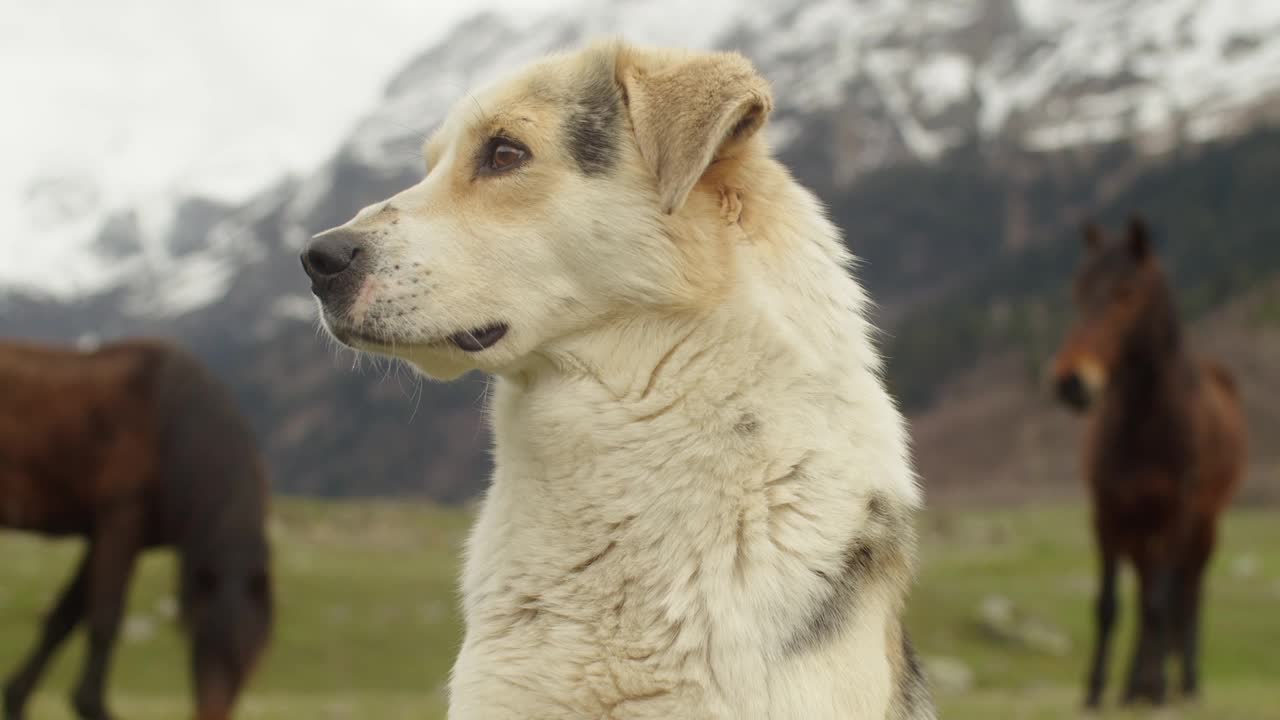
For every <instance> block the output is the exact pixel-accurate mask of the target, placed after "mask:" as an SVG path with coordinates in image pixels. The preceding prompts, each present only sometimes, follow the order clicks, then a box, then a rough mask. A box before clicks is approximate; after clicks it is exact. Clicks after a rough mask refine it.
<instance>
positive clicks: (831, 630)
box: [785, 538, 876, 655]
mask: <svg viewBox="0 0 1280 720" xmlns="http://www.w3.org/2000/svg"><path fill="white" fill-rule="evenodd" d="M875 555H876V554H875V550H874V549H872V548H871V547H869V546H867V545H864V544H863V542H862V540H861V539H859V538H855V539H854V541H853V542H851V543H849V547H847V548H846V549H845V551H844V559H843V562H842V563H841V566H840V571H839V572H838V573H836V574H835V575H834V576H832V575H830V574H828V573H826V572H824V571H822V570H814V571H813V572H814V574H816V575H817V576H818V577H819V578H821V579H822V580H823V581H824V582H825V583H826V585H827V589H826V592H825V593H824V597H823V599H822V601H821V602H820V603H819V604H818V607H817V609H816V610H814V612H813V614H812V615H811V616H810V617H809V620H808V621H807V622H805V624H804V625H803V626H802V627H800V629H799V630H798V631H797V632H796V633H795V634H794V635H792V636H791V638H790V639H789V640H787V642H786V646H785V650H786V651H787V653H788V654H792V655H798V654H801V653H804V652H807V651H809V650H813V649H815V648H818V647H822V646H823V645H825V644H826V643H828V642H830V640H831V639H832V638H833V637H835V636H836V635H837V634H839V632H840V631H841V630H842V629H843V628H844V627H845V625H846V624H847V622H848V619H849V616H850V613H851V612H852V611H853V609H854V604H855V603H856V602H857V596H858V590H859V589H860V588H861V587H862V583H863V579H864V578H865V577H866V576H867V575H869V574H870V573H871V572H873V571H874V567H875V559H876V557H875Z"/></svg>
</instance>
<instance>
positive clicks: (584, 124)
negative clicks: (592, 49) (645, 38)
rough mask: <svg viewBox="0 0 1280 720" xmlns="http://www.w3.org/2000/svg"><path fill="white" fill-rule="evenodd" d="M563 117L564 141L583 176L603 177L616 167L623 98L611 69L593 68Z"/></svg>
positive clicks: (603, 67) (605, 67)
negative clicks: (566, 114)
mask: <svg viewBox="0 0 1280 720" xmlns="http://www.w3.org/2000/svg"><path fill="white" fill-rule="evenodd" d="M576 94H577V97H576V98H574V99H573V101H572V105H571V106H570V109H569V112H568V116H567V117H566V118H565V125H564V127H565V138H564V142H565V145H566V146H567V149H568V150H569V154H570V156H572V157H573V160H574V162H576V163H577V164H578V169H580V170H581V171H582V174H584V175H602V174H605V173H607V172H609V171H610V170H612V169H613V168H614V166H616V165H617V164H618V146H619V143H620V142H621V130H620V122H619V120H620V118H621V115H622V96H621V94H620V93H619V92H618V86H617V83H616V82H615V81H614V78H613V71H612V68H609V67H608V66H606V65H604V64H602V65H601V66H600V67H598V68H594V69H592V71H591V72H590V74H589V75H588V76H587V77H586V79H585V81H584V82H583V83H582V86H581V87H580V88H577V89H576Z"/></svg>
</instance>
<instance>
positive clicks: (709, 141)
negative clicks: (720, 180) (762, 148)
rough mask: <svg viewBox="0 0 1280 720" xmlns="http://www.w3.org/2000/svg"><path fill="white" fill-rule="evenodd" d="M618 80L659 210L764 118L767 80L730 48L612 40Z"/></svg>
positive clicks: (670, 209) (672, 206)
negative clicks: (671, 47) (689, 49)
mask: <svg viewBox="0 0 1280 720" xmlns="http://www.w3.org/2000/svg"><path fill="white" fill-rule="evenodd" d="M617 74H618V82H619V84H620V85H621V86H622V89H623V98H624V101H625V102H626V104H627V112H628V113H629V114H630V117H631V127H632V128H633V129H634V131H635V134H636V143H637V146H638V147H639V150H640V155H641V157H643V158H644V160H645V162H646V163H647V164H648V165H649V167H650V168H651V169H652V170H653V174H654V176H655V177H656V178H657V181H658V197H659V201H660V203H661V205H662V210H663V212H665V213H667V214H671V213H674V212H675V211H676V210H679V209H680V208H681V207H682V206H683V205H684V202H685V199H686V198H688V196H689V193H690V192H691V191H692V190H693V187H694V186H695V185H697V183H698V180H699V179H701V178H702V175H703V173H705V172H706V170H707V167H708V166H710V165H711V163H713V162H715V161H716V160H720V159H723V158H726V157H731V156H732V155H733V154H734V153H735V152H736V151H738V150H740V149H741V148H742V147H743V146H744V145H745V143H746V142H747V141H748V140H749V139H750V138H751V137H752V136H753V135H755V134H756V132H757V131H758V130H759V129H760V128H761V127H762V126H763V125H764V121H765V118H766V117H767V116H768V115H769V111H770V109H771V108H772V106H773V99H772V97H771V95H770V92H769V86H768V83H767V82H765V80H764V78H762V77H760V75H759V74H758V73H757V72H756V70H755V68H754V67H752V65H751V63H750V62H749V61H748V60H747V59H746V58H744V57H743V56H741V55H739V54H737V53H725V52H718V53H679V52H674V51H658V50H647V49H642V48H634V47H623V48H620V51H619V58H618V64H617Z"/></svg>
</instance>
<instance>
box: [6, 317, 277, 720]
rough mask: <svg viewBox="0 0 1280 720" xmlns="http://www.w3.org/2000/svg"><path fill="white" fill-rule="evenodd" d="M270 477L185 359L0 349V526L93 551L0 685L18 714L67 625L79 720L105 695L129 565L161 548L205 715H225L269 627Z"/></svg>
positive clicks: (245, 432)
mask: <svg viewBox="0 0 1280 720" xmlns="http://www.w3.org/2000/svg"><path fill="white" fill-rule="evenodd" d="M266 500H267V486H266V480H265V475H264V473H263V470H262V465H261V462H260V460H259V455H258V451H257V448H256V446H255V443H254V440H253V436H252V434H251V433H250V431H249V429H248V427H247V426H246V425H245V423H244V421H243V420H242V419H241V417H240V415H239V413H238V412H237V410H236V408H235V407H234V405H233V404H232V401H231V399H230V397H229V395H228V393H227V392H226V391H225V390H224V389H223V388H222V387H221V386H220V385H219V384H218V383H217V382H216V381H215V380H214V379H213V378H212V377H211V376H210V374H209V373H208V372H207V371H206V370H205V369H204V368H203V367H202V366H201V365H200V364H199V363H197V362H196V361H195V360H194V359H192V358H191V357H190V356H188V355H186V354H185V353H182V352H180V351H178V350H176V349H174V348H171V347H169V346H166V345H162V344H159V343H151V342H128V343H120V344H114V345H108V346H104V347H103V348H102V349H100V350H98V351H96V352H88V353H81V352H75V351H69V350H61V349H52V348H45V347H39V346H34V345H20V344H10V343H0V526H7V527H11V528H16V529H18V530H29V531H34V532H40V533H45V534H49V535H83V536H85V537H86V538H87V539H88V548H87V550H86V552H85V555H84V558H83V559H82V560H81V562H80V565H79V568H78V569H77V570H76V573H75V575H74V576H73V577H72V579H71V581H70V583H69V584H68V585H67V586H66V588H65V589H64V590H63V591H62V595H61V597H60V598H59V599H58V601H57V603H56V604H55V605H54V607H53V609H52V611H51V612H50V613H49V615H48V617H47V619H46V621H45V624H44V628H43V632H42V633H41V635H40V638H39V641H38V642H37V644H36V646H35V648H34V649H33V650H32V651H31V653H30V655H29V656H28V657H27V658H26V660H25V661H24V662H23V663H22V665H21V666H20V667H19V668H18V669H17V671H16V672H15V673H14V674H13V675H12V676H11V677H10V678H9V681H8V682H7V683H6V685H5V688H4V713H5V718H6V720H19V719H20V718H22V717H23V711H24V707H25V706H26V704H27V700H28V698H29V696H30V694H31V691H32V690H33V689H34V687H35V685H36V683H37V681H38V680H39V677H40V675H41V674H42V673H43V671H44V669H45V666H46V665H47V663H48V662H49V660H50V659H51V657H52V656H53V653H54V652H55V651H56V650H57V648H58V646H59V645H61V644H62V643H63V641H64V640H66V638H67V636H68V635H70V634H71V632H72V630H74V629H75V627H76V626H77V625H78V624H80V623H81V622H83V623H84V624H85V626H86V628H87V630H88V640H89V646H88V655H87V658H86V661H85V665H84V670H83V672H82V674H81V676H80V680H79V683H78V684H77V686H76V690H75V693H74V695H73V702H74V706H75V709H76V712H77V713H78V714H79V716H80V717H81V718H84V720H104V719H106V718H108V717H110V716H109V714H108V712H107V710H106V706H105V702H104V699H103V696H104V691H105V685H106V677H107V671H108V666H109V663H110V655H111V651H112V646H113V645H114V643H115V640H116V635H117V631H118V629H119V626H120V620H121V615H122V613H123V611H124V608H125V598H126V591H127V588H128V583H129V579H130V576H131V574H132V571H133V568H134V563H135V560H136V559H137V557H138V555H139V554H140V553H141V552H142V551H143V550H145V549H147V548H151V547H157V546H172V547H175V548H176V549H177V551H178V552H179V554H180V556H181V561H180V578H179V597H180V605H181V609H182V617H183V624H184V627H185V628H186V629H187V631H188V633H189V635H190V636H191V640H192V648H193V652H192V655H191V664H192V665H191V668H192V672H193V675H194V679H195V691H196V702H197V706H198V717H199V718H200V720H224V719H225V718H228V717H229V716H230V712H231V708H232V706H233V704H234V703H235V699H236V697H237V695H238V694H239V692H240V690H241V689H242V687H243V686H244V684H245V681H246V680H247V678H248V675H249V673H250V671H251V669H252V667H253V665H254V664H255V662H256V660H257V658H258V657H259V655H260V653H261V651H262V649H263V648H264V647H265V645H266V643H267V640H268V636H269V634H270V628H271V624H272V591H271V581H270V574H269V573H270V568H269V557H268V555H269V553H268V545H267V538H266V534H265V530H264V517H265V512H266Z"/></svg>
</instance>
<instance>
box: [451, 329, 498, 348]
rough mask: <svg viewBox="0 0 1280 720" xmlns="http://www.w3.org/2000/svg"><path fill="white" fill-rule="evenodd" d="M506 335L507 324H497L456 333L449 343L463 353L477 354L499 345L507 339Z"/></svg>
mask: <svg viewBox="0 0 1280 720" xmlns="http://www.w3.org/2000/svg"><path fill="white" fill-rule="evenodd" d="M506 334H507V324H506V323H495V324H493V325H487V326H485V327H482V328H477V329H475V330H467V331H464V332H459V333H454V334H452V335H450V336H449V342H451V343H453V345H454V346H455V347H457V348H458V349H459V350H461V351H463V352H469V353H477V352H480V351H482V350H488V349H489V348H491V347H493V346H494V345H497V344H498V341H500V340H502V338H504V337H506Z"/></svg>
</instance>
